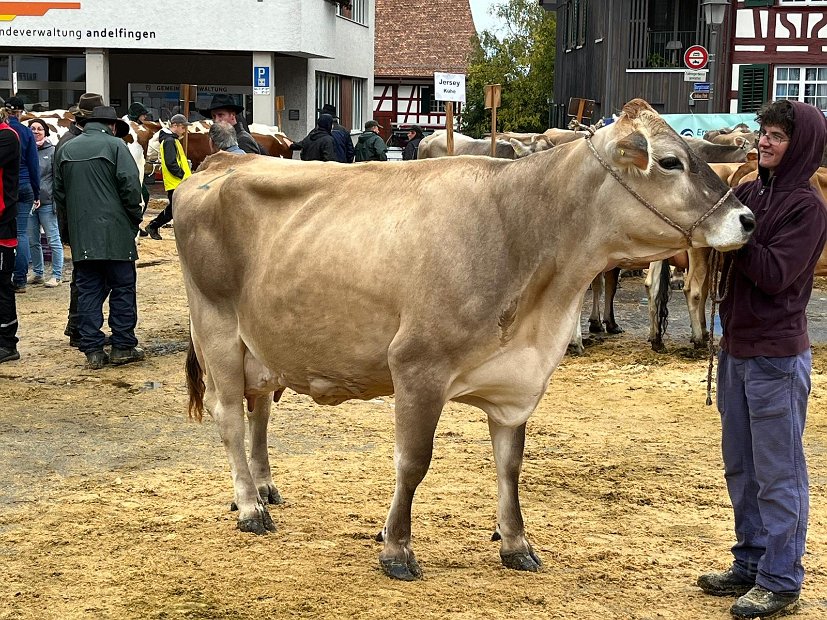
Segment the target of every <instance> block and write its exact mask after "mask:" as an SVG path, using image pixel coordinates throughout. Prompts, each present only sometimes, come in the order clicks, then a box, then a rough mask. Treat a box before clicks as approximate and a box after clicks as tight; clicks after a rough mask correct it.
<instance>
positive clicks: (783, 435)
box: [698, 101, 827, 618]
mask: <svg viewBox="0 0 827 620" xmlns="http://www.w3.org/2000/svg"><path fill="white" fill-rule="evenodd" d="M758 121H759V123H760V125H761V131H760V135H761V138H760V140H759V141H758V153H759V159H758V172H759V178H758V179H757V180H755V181H753V182H752V183H746V184H744V185H740V186H739V187H738V188H737V189H736V190H735V195H736V196H737V197H738V199H739V200H741V202H743V203H744V204H746V205H747V206H748V207H749V208H750V209H752V211H753V212H754V213H755V219H756V221H757V224H758V225H757V228H756V229H755V233H754V234H753V235H752V237H751V238H750V240H749V242H748V243H747V245H746V246H744V247H743V248H742V249H740V250H738V251H736V252H731V253H729V254H727V255H726V256H725V259H724V266H723V270H722V275H721V286H720V290H719V294H720V295H723V296H724V300H723V301H722V303H721V321H722V325H723V337H722V338H721V352H720V354H719V360H718V361H719V363H718V409H719V410H720V413H721V426H722V442H721V444H722V453H723V459H724V469H725V477H726V483H727V489H728V491H729V496H730V499H731V501H732V507H733V511H734V514H735V534H736V539H737V542H736V544H735V545H734V546H733V547H732V554H733V556H734V561H733V563H732V566H731V567H730V568H729V569H728V570H726V571H724V572H721V573H709V574H706V575H701V576H700V577H699V578H698V585H699V586H700V587H701V589H703V591H704V592H706V593H707V594H713V595H716V596H730V595H742V596H741V597H740V598H739V599H738V600H737V601H736V602H735V604H734V605H733V606H732V608H731V609H730V611H731V613H732V614H733V615H734V616H735V617H738V618H758V617H761V618H767V617H775V614H779V615H781V614H787V613H791V612H793V611H795V609H796V608H797V606H798V597H799V593H800V591H801V585H802V582H803V580H804V568H803V566H802V564H801V559H802V556H803V555H804V544H805V539H806V534H807V518H808V511H809V490H808V478H807V466H806V463H805V459H804V448H803V445H802V436H803V434H804V423H805V420H806V414H807V398H808V396H809V392H810V370H811V361H812V358H811V353H810V341H809V337H808V334H807V316H806V312H805V311H806V308H807V302H808V300H809V298H810V293H811V291H812V288H813V270H814V268H815V264H816V262H817V260H818V257H819V254H820V253H821V250H822V247H823V246H824V242H825V239H827V212H825V208H827V207H825V205H824V204H823V202H822V200H821V197H820V196H819V194H818V192H817V191H816V190H815V189H814V188H812V187H811V186H810V182H809V179H810V177H811V176H812V175H813V173H814V172H815V171H816V169H817V168H818V166H819V163H820V161H821V156H822V153H823V151H824V147H825V144H827V121H825V118H824V115H823V114H822V112H821V111H820V110H818V109H817V108H815V107H813V106H811V105H808V104H805V103H800V102H797V101H776V102H773V103H770V104H767V105H766V106H764V108H762V109H761V111H760V112H758Z"/></svg>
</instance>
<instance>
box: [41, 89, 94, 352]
mask: <svg viewBox="0 0 827 620" xmlns="http://www.w3.org/2000/svg"><path fill="white" fill-rule="evenodd" d="M102 105H103V96H101V95H99V94H98V93H83V94H82V95H81V96H80V99H78V102H77V104H75V105H73V106H72V107H70V108H69V110H68V111H69V112H70V113H71V114H72V116H74V119H75V120H74V122H73V123H72V124H71V125H70V126H69V131H67V132H66V133H64V134H63V135H62V136H61V137H60V139H59V140H58V141H57V145H56V146H55V153H54V155H53V161H54V159H57V154H58V153H59V152H60V150H61V149H62V148H63V147H64V146H65V145H66V143H67V142H69V140H73V139H74V138H77V137H78V136H79V135H81V134H82V133H83V128H82V127H81V123H82V121H81V119H84V118H88V117H89V116H91V115H92V112H93V111H94V110H95V108H96V107H98V106H102ZM55 215H57V226H58V230H59V231H60V239H61V241H63V243H64V244H67V245H68V244H69V226H68V224H67V222H66V211H65V210H64V209H63V208H62V205H60V204H57V203H55ZM77 314H78V287H77V283H76V282H75V270H74V269H72V279H71V281H70V282H69V316H68V318H67V321H66V329H65V330H63V333H64V334H66V335H67V336H69V344H70V345H71V346H73V347H77V346H80V334H79V333H78V317H77Z"/></svg>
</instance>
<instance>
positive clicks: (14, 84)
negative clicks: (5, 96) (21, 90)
mask: <svg viewBox="0 0 827 620" xmlns="http://www.w3.org/2000/svg"><path fill="white" fill-rule="evenodd" d="M11 94H12V95H16V94H17V71H15V72H14V73H12V74H11Z"/></svg>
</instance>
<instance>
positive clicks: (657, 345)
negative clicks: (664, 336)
mask: <svg viewBox="0 0 827 620" xmlns="http://www.w3.org/2000/svg"><path fill="white" fill-rule="evenodd" d="M652 351H654V352H655V353H664V352H665V351H666V345H665V344H663V343H662V342H653V343H652Z"/></svg>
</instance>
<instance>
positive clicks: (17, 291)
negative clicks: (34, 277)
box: [13, 284, 26, 293]
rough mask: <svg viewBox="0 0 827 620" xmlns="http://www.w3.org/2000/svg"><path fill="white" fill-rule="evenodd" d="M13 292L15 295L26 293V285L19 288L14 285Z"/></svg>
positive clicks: (17, 285)
mask: <svg viewBox="0 0 827 620" xmlns="http://www.w3.org/2000/svg"><path fill="white" fill-rule="evenodd" d="M13 286H14V292H15V293H25V292H26V285H25V284H24V285H23V286H20V285H19V284H14V285H13Z"/></svg>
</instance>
